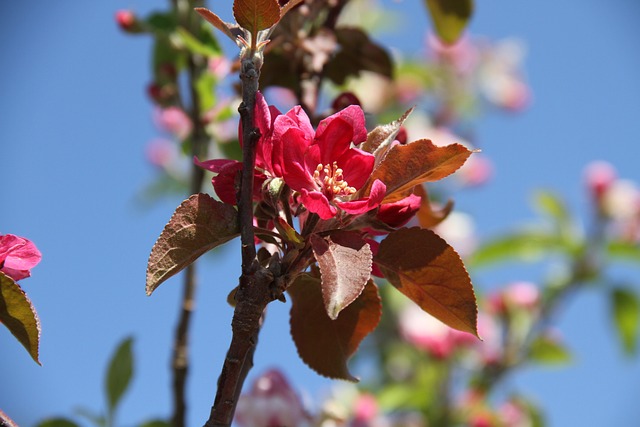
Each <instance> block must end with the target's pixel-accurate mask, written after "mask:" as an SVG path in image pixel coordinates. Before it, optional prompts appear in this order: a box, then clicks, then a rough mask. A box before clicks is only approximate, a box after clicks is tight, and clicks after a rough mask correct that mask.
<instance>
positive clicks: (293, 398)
mask: <svg viewBox="0 0 640 427" xmlns="http://www.w3.org/2000/svg"><path fill="white" fill-rule="evenodd" d="M235 419H236V421H237V422H238V424H239V425H240V426H243V427H282V426H300V427H302V426H307V425H309V420H310V417H309V415H308V414H307V413H306V411H305V409H304V407H303V405H302V402H301V400H300V398H299V397H298V395H297V394H296V392H295V391H294V390H293V389H292V388H291V385H289V382H288V381H287V379H286V378H285V377H284V375H283V374H282V373H281V372H280V371H278V370H275V369H272V370H269V371H267V372H265V373H264V374H262V375H261V376H260V377H259V378H257V379H256V380H255V382H254V383H253V386H252V387H251V390H250V391H249V393H247V394H243V395H242V396H241V397H240V400H239V401H238V407H237V411H236V418H235Z"/></svg>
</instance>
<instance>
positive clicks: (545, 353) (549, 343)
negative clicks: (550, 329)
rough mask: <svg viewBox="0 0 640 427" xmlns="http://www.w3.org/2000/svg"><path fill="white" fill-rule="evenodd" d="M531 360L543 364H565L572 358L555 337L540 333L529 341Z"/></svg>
mask: <svg viewBox="0 0 640 427" xmlns="http://www.w3.org/2000/svg"><path fill="white" fill-rule="evenodd" d="M529 357H530V358H531V360H533V361H535V362H538V363H541V364H545V365H565V364H567V363H570V362H571V361H572V360H573V357H572V356H571V353H570V352H569V350H567V349H566V348H565V347H564V346H563V345H562V343H560V342H559V341H558V340H557V339H555V338H553V337H551V336H548V335H541V336H539V337H537V338H536V339H535V340H533V342H532V343H531V348H530V350H529Z"/></svg>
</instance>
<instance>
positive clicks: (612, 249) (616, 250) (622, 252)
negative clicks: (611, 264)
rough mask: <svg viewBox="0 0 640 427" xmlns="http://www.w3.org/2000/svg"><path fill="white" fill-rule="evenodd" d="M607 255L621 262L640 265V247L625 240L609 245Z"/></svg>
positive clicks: (615, 241) (612, 242)
mask: <svg viewBox="0 0 640 427" xmlns="http://www.w3.org/2000/svg"><path fill="white" fill-rule="evenodd" d="M607 255H609V257H611V258H613V259H617V260H621V261H630V262H633V263H640V245H638V244H637V243H634V242H629V241H625V240H614V241H611V242H609V244H608V245H607Z"/></svg>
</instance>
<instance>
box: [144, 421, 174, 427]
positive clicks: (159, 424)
mask: <svg viewBox="0 0 640 427" xmlns="http://www.w3.org/2000/svg"><path fill="white" fill-rule="evenodd" d="M140 427H171V423H170V422H168V421H165V420H150V421H146V422H144V423H142V424H140Z"/></svg>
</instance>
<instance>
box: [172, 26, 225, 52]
mask: <svg viewBox="0 0 640 427" xmlns="http://www.w3.org/2000/svg"><path fill="white" fill-rule="evenodd" d="M175 34H176V35H177V36H178V39H179V41H180V42H181V43H182V44H183V45H184V47H185V48H186V49H187V50H189V52H191V53H197V54H199V55H202V56H205V57H207V58H216V57H218V56H220V49H219V48H218V47H217V46H215V45H209V44H206V43H203V42H202V41H200V40H198V39H197V38H196V37H195V36H194V35H193V34H191V33H190V32H189V31H188V30H186V29H185V28H182V27H178V29H177V30H176V33H175Z"/></svg>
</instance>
